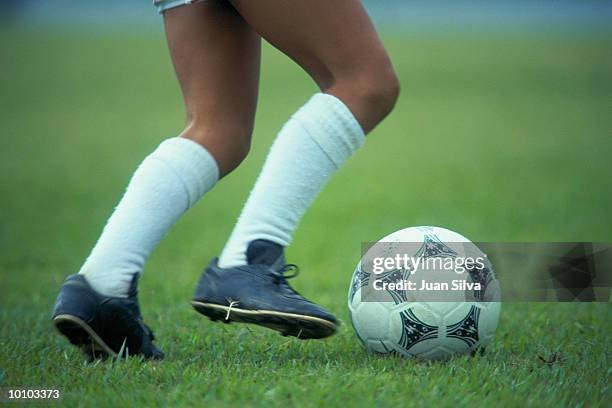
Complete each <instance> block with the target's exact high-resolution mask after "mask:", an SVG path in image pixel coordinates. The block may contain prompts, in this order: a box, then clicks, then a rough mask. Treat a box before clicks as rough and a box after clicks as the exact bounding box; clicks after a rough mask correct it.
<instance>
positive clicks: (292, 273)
mask: <svg viewBox="0 0 612 408" xmlns="http://www.w3.org/2000/svg"><path fill="white" fill-rule="evenodd" d="M299 274H300V267H299V266H297V265H295V264H286V265H285V266H283V267H282V268H281V269H280V270H279V271H278V272H277V273H276V274H275V280H276V283H277V284H278V285H279V286H281V287H282V288H283V289H284V290H285V291H286V292H288V293H290V294H293V295H297V296H299V297H302V295H300V294H299V293H298V292H297V291H296V290H295V289H293V288H292V287H291V285H289V283H288V282H287V279H292V278H295V277H296V276H298V275H299Z"/></svg>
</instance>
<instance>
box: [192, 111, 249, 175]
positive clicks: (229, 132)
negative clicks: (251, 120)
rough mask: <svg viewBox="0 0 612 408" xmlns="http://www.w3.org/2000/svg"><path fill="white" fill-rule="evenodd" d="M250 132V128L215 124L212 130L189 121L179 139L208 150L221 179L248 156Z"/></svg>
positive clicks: (207, 126)
mask: <svg viewBox="0 0 612 408" xmlns="http://www.w3.org/2000/svg"><path fill="white" fill-rule="evenodd" d="M252 132H253V129H252V126H240V125H236V124H216V125H215V126H214V128H212V127H210V126H209V125H204V124H201V123H198V122H197V121H189V122H188V124H187V126H186V127H185V130H183V132H182V133H181V137H185V138H187V139H190V140H193V141H194V142H196V143H199V144H200V145H202V146H203V147H204V148H205V149H206V150H208V152H209V153H210V154H211V155H212V156H213V157H214V158H215V160H216V161H217V165H218V166H219V176H220V177H223V176H226V175H227V174H229V173H231V172H232V171H233V170H234V169H236V168H237V167H238V166H239V165H240V163H242V162H243V161H244V159H245V158H246V157H247V156H248V154H249V151H250V148H251V135H252Z"/></svg>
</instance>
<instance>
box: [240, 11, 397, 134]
mask: <svg viewBox="0 0 612 408" xmlns="http://www.w3.org/2000/svg"><path fill="white" fill-rule="evenodd" d="M231 3H232V4H233V5H234V7H236V10H238V12H240V14H241V15H242V16H243V17H244V19H245V20H246V21H247V22H248V23H249V24H250V25H251V26H252V27H253V29H254V30H255V31H257V32H258V33H259V34H260V35H261V36H262V37H263V38H265V39H266V40H267V41H269V42H270V43H271V44H272V45H274V46H275V47H276V48H278V49H279V50H281V51H282V52H284V53H285V54H286V55H288V56H289V57H290V58H292V59H293V60H294V61H296V62H297V63H298V64H299V65H300V66H301V67H302V68H304V70H306V72H308V74H310V76H311V77H312V78H313V79H314V80H315V82H316V83H317V84H318V85H319V87H320V88H321V89H322V90H324V91H326V92H329V93H332V94H336V96H338V97H340V98H341V99H343V100H345V102H346V101H347V100H350V99H351V96H350V95H338V93H342V92H344V90H346V89H350V88H351V86H352V87H354V85H353V84H355V83H359V82H361V83H362V84H363V83H366V86H368V84H367V82H373V81H371V79H372V77H377V76H384V75H386V74H387V72H386V71H388V72H389V75H390V76H393V75H394V73H393V68H392V66H391V62H390V60H389V57H388V55H387V52H386V50H385V48H384V46H383V44H382V42H381V41H380V39H379V37H378V34H377V33H376V30H375V28H374V26H373V24H372V22H371V21H370V18H369V16H368V14H367V12H366V11H365V9H364V8H363V6H362V4H361V2H360V1H359V0H255V1H254V0H231ZM385 70H386V71H385ZM364 73H365V74H366V75H365V76H364ZM342 81H344V82H350V83H351V85H350V86H337V85H338V83H339V82H342ZM343 96H346V98H343ZM349 106H350V103H349ZM358 110H359V107H358V106H355V111H354V113H356V114H357V116H367V115H365V114H363V115H361V114H359V112H356V111H358ZM366 122H367V120H366Z"/></svg>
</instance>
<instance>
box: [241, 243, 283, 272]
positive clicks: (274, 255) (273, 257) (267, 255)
mask: <svg viewBox="0 0 612 408" xmlns="http://www.w3.org/2000/svg"><path fill="white" fill-rule="evenodd" d="M246 256H247V262H248V264H249V265H266V266H269V267H271V268H273V269H280V268H281V267H282V266H283V264H284V263H285V257H284V249H283V247H282V246H280V245H279V244H276V243H274V242H271V241H268V240H265V239H256V240H255V241H252V242H251V243H250V244H249V247H248V248H247V252H246Z"/></svg>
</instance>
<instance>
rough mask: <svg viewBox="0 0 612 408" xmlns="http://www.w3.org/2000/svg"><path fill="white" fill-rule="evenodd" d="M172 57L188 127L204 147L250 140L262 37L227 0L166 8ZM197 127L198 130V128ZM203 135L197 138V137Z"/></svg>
mask: <svg viewBox="0 0 612 408" xmlns="http://www.w3.org/2000/svg"><path fill="white" fill-rule="evenodd" d="M164 26H165V30H166V37H167V40H168V46H169V48H170V54H171V57H172V62H173V65H174V68H175V71H176V74H177V78H178V80H179V83H180V86H181V90H182V93H183V97H184V100H185V106H186V109H187V127H188V129H189V128H191V129H192V131H197V132H199V133H201V137H202V138H203V139H205V144H208V145H207V146H206V147H207V148H209V149H211V150H213V152H211V153H213V155H214V154H215V152H214V150H219V153H218V156H219V157H222V156H224V155H226V154H228V153H227V151H223V150H224V147H225V150H228V148H227V147H226V146H228V145H232V144H233V145H236V144H237V143H238V144H240V143H244V142H246V143H248V140H247V141H244V140H227V139H228V138H238V139H240V138H242V139H244V138H250V132H251V131H252V128H253V121H254V117H255V110H256V105H257V94H258V86H259V69H260V37H259V35H258V34H257V33H256V32H255V31H254V30H253V29H252V28H251V27H250V26H249V25H248V24H247V23H246V22H245V21H244V19H243V18H242V17H241V16H240V14H239V13H238V12H237V11H236V10H235V9H234V7H233V6H232V5H231V4H230V3H229V2H227V1H225V0H206V1H203V2H200V3H196V4H192V5H186V6H181V7H177V8H173V9H170V10H167V11H166V12H164ZM194 129H195V130H194ZM198 141H199V140H198Z"/></svg>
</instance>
